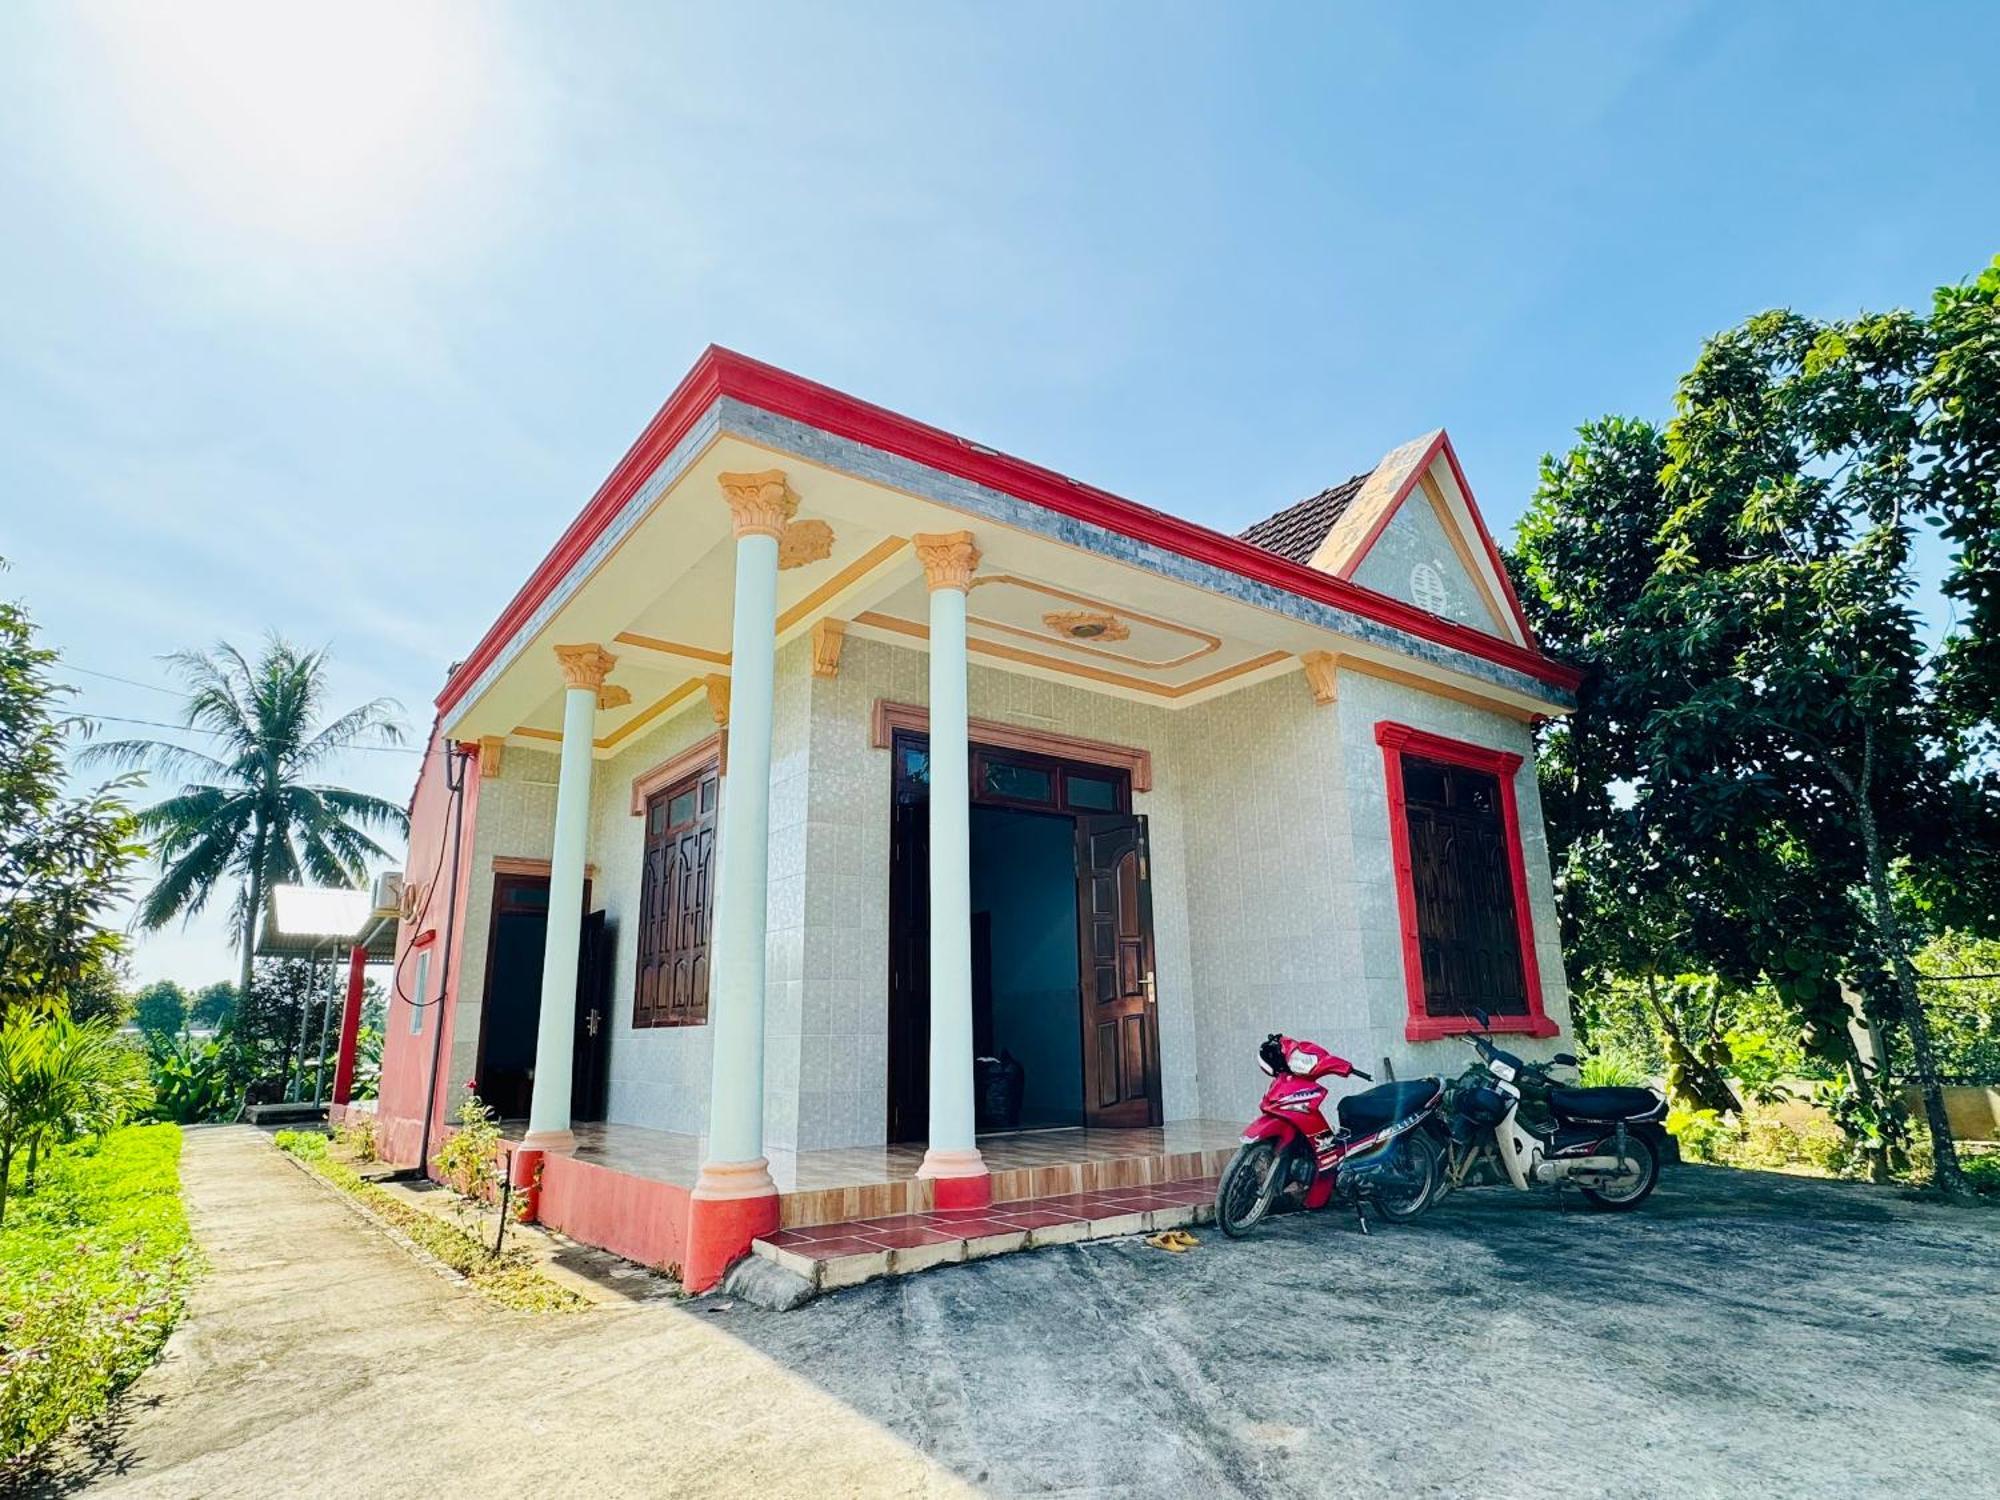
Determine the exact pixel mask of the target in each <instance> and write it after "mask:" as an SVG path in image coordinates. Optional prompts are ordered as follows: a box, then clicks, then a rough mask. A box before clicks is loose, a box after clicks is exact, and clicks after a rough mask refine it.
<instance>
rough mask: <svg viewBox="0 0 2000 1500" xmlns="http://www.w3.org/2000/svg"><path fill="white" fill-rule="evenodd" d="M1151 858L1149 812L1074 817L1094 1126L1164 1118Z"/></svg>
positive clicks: (1086, 1117) (1086, 1108)
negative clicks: (1156, 993) (1147, 847)
mask: <svg viewBox="0 0 2000 1500" xmlns="http://www.w3.org/2000/svg"><path fill="white" fill-rule="evenodd" d="M1149 863H1150V862H1149V860H1148V858H1147V853H1146V820H1145V818H1144V817H1142V816H1140V815H1139V814H1136V813H1107V814H1104V815H1102V816H1098V817H1080V818H1078V819H1077V820H1076V893H1077V894H1076V904H1077V911H1076V916H1077V939H1078V943H1079V945H1080V947H1081V949H1082V954H1081V958H1082V963H1081V975H1082V981H1083V983H1082V988H1083V1006H1082V1011H1083V1122H1084V1124H1086V1125H1089V1126H1094V1127H1105V1126H1132V1125H1157V1124H1159V1123H1160V1028H1159V1015H1158V1012H1157V1011H1156V1009H1155V1007H1154V985H1153V895H1152V885H1151V881H1150V869H1149Z"/></svg>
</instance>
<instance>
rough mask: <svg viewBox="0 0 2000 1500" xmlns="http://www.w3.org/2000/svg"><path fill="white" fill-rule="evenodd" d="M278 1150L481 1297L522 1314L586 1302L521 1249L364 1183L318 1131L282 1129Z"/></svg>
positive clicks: (575, 1307)
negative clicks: (494, 1242)
mask: <svg viewBox="0 0 2000 1500" xmlns="http://www.w3.org/2000/svg"><path fill="white" fill-rule="evenodd" d="M273 1139H274V1140H275V1141H276V1142H277V1145H278V1149H279V1150H281V1151H284V1152H286V1153H288V1154H289V1155H291V1156H292V1157H294V1158H295V1159H296V1160H298V1161H299V1162H300V1163H301V1164H303V1165H304V1166H305V1168H306V1169H307V1170H308V1171H310V1172H311V1173H312V1174H313V1175H314V1176H316V1177H318V1178H319V1179H320V1180H321V1181H323V1182H327V1183H331V1184H332V1185H333V1186H334V1187H337V1188H339V1189H340V1190H341V1191H342V1192H343V1193H346V1194H348V1195H349V1196H350V1197H352V1198H353V1199H355V1201H356V1202H358V1203H360V1204H361V1205H362V1207H364V1208H365V1209H367V1210H368V1212H369V1213H371V1214H373V1215H374V1216H375V1217H376V1218H378V1219H380V1220H382V1221H383V1222H384V1223H386V1224H388V1225H390V1226H392V1227H393V1228H394V1229H395V1230H396V1232H397V1233H399V1234H401V1235H402V1236H403V1237H404V1238H405V1239H407V1240H409V1241H410V1242H411V1243H412V1244H414V1245H415V1246H416V1247H417V1248H418V1249H420V1250H422V1251H423V1252H424V1253H425V1254H427V1255H430V1256H432V1257H433V1258H435V1259H436V1260H438V1261H440V1262H442V1263H443V1264H444V1265H446V1266H449V1267H450V1268H451V1269H452V1270H453V1271H456V1272H457V1273H458V1274H459V1275H460V1276H462V1277H464V1278H465V1280H466V1281H467V1282H468V1283H469V1284H470V1285H471V1286H472V1287H473V1288H474V1289H475V1290H476V1291H478V1292H479V1293H481V1294H482V1295H483V1296H486V1297H490V1298H492V1299H493V1300H494V1301H495V1302H498V1303H500V1304H501V1305H502V1306H504V1307H511V1308H514V1309H516V1310H517V1311H521V1312H574V1311H576V1310H578V1309H580V1308H583V1307H587V1306H588V1305H589V1304H588V1303H587V1302H586V1301H585V1300H584V1299H583V1298H582V1297H579V1296H578V1295H577V1294H576V1293H575V1292H572V1291H571V1290H569V1288H567V1287H563V1286H558V1285H556V1283H555V1282H553V1281H551V1280H549V1278H548V1277H546V1276H544V1275H543V1274H542V1273H541V1270H540V1268H538V1267H537V1266H536V1265H535V1259H534V1257H533V1256H532V1255H529V1254H528V1253H527V1252H526V1251H525V1250H518V1249H516V1250H505V1251H502V1252H501V1253H500V1254H499V1255H495V1254H494V1253H493V1249H492V1247H491V1246H490V1245H488V1244H486V1243H485V1242H484V1241H483V1240H480V1239H478V1238H476V1237H475V1236H473V1235H471V1234H469V1233H467V1232H466V1231H465V1230H463V1229H461V1228H459V1227H458V1226H457V1225H455V1224H448V1223H446V1222H445V1221H444V1220H442V1219H440V1218H437V1217H436V1216H434V1215H432V1214H427V1213H425V1212H424V1211H423V1210H422V1209H420V1208H413V1207H411V1206H410V1205H409V1204H407V1203H405V1202H403V1201H402V1200H401V1199H400V1198H398V1197H396V1195H395V1194H393V1193H390V1192H386V1191H384V1190H383V1189H382V1188H379V1187H377V1186H376V1185H375V1184H374V1183H372V1182H369V1181H367V1180H366V1179H365V1178H363V1177H362V1176H361V1174H360V1173H358V1172H356V1171H355V1170H354V1167H353V1166H352V1165H351V1163H350V1161H349V1160H348V1152H347V1151H345V1150H344V1149H341V1148H339V1147H338V1146H336V1147H334V1148H332V1149H330V1148H329V1145H328V1141H327V1138H326V1137H325V1136H324V1135H322V1134H320V1133H319V1132H318V1131H311V1130H280V1131H278V1132H277V1134H276V1135H275V1136H274V1137H273Z"/></svg>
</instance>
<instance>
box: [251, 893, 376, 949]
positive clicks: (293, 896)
mask: <svg viewBox="0 0 2000 1500" xmlns="http://www.w3.org/2000/svg"><path fill="white" fill-rule="evenodd" d="M357 946H358V947H362V948H365V949H366V950H367V952H368V957H369V959H370V960H371V961H373V962H386V961H387V960H389V959H392V958H394V957H395V956H396V910H395V908H394V907H390V908H388V909H386V910H383V909H380V908H378V907H377V906H376V905H375V900H374V897H373V896H371V895H370V894H369V893H368V892H367V891H353V890H341V889H336V888H333V887H329V886H312V885H281V886H274V887H273V888H272V890H271V897H270V900H269V901H268V902H267V903H266V904H265V907H264V919H263V921H262V922H260V923H259V924H258V928H257V947H256V949H255V950H254V951H255V952H256V955H257V956H258V957H259V958H325V957H327V956H329V955H330V954H338V955H339V956H341V957H345V956H346V955H347V952H348V950H350V949H352V948H354V947H357Z"/></svg>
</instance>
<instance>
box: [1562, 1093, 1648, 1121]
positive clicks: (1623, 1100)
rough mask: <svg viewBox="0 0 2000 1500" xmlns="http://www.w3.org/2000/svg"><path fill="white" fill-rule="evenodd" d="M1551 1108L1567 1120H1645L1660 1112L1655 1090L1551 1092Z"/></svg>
mask: <svg viewBox="0 0 2000 1500" xmlns="http://www.w3.org/2000/svg"><path fill="white" fill-rule="evenodd" d="M1549 1108H1550V1109H1552V1110H1554V1111H1555V1112H1556V1115H1557V1116H1558V1117H1559V1118H1561V1119H1565V1120H1644V1119H1648V1118H1650V1117H1652V1116H1653V1115H1656V1114H1658V1113H1659V1112H1660V1109H1661V1104H1660V1096H1659V1095H1658V1094H1656V1093H1654V1092H1653V1091H1652V1090H1651V1089H1640V1088H1598V1089H1551V1090H1550V1091H1549Z"/></svg>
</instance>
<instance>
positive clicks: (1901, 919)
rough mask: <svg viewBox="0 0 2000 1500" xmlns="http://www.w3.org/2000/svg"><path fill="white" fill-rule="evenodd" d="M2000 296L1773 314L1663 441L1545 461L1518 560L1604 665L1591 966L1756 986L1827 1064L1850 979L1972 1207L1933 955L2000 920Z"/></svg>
mask: <svg viewBox="0 0 2000 1500" xmlns="http://www.w3.org/2000/svg"><path fill="white" fill-rule="evenodd" d="M1990 280H1991V278H1986V279H1983V280H1982V283H1981V286H1982V287H1983V288H1984V291H1983V292H1982V293H1979V294H1974V293H1970V292H1965V291H1963V290H1961V291H1958V292H1949V293H1947V294H1941V296H1940V299H1939V307H1940V308H1945V307H1947V306H1949V309H1950V316H1949V317H1944V316H1941V315H1934V317H1933V318H1932V319H1925V318H1922V317H1919V316H1917V315H1915V314H1911V313H1906V312H1896V313H1889V314H1883V315H1871V316H1864V317H1860V318H1856V319H1852V320H1845V321H1838V322H1824V321H1817V320H1813V319H1807V318H1803V317H1800V316H1797V315H1796V314H1792V313H1789V312H1772V313H1766V314H1762V315H1760V316H1758V317H1755V318H1752V319H1751V320H1749V321H1748V322H1746V323H1745V324H1743V325H1742V326H1741V327H1739V328H1736V329H1733V330H1731V331H1729V332H1727V333H1724V334H1721V335H1719V336H1717V337H1716V338H1714V339H1711V340H1710V341H1709V342H1708V343H1707V344H1706V345H1705V346H1704V348H1703V350H1702V352H1701V355H1700V358H1699V359H1698V360H1697V362H1696V364H1695V367H1694V369H1693V370H1692V371H1690V372H1689V374H1688V375H1687V376H1686V377H1684V378H1683V380H1682V381H1681V383H1680V388H1679V392H1678V394H1677V397H1676V409H1677V415H1676V417H1675V419H1674V421H1673V422H1672V424H1671V425H1670V426H1669V427H1668V428H1667V429H1666V430H1665V431H1664V432H1660V431H1658V430H1656V429H1654V428H1651V427H1648V426H1646V425H1645V424H1643V423H1630V422H1621V421H1616V420H1612V421H1607V422H1602V423H1597V424H1593V425H1592V426H1591V427H1588V428H1585V429H1584V430H1583V433H1582V439H1583V440H1582V442H1581V443H1580V444H1579V445H1578V447H1577V448H1576V449H1575V450H1573V451H1572V452H1571V453H1570V454H1569V455H1568V456H1567V457H1565V458H1564V459H1562V460H1551V461H1550V462H1549V463H1547V464H1546V465H1545V469H1544V479H1543V484H1542V487H1541V490H1540V492H1539V493H1538V495H1537V498H1536V501H1535V504H1534V507H1533V508H1532V510H1531V512H1530V514H1529V516H1528V517H1527V518H1526V520H1525V521H1524V522H1523V526H1522V531H1521V536H1520V553H1521V560H1522V563H1523V575H1524V578H1525V579H1526V581H1527V582H1528V583H1529V584H1530V585H1531V586H1530V588H1529V590H1528V593H1529V595H1530V598H1531V600H1532V601H1533V602H1532V606H1531V607H1532V609H1533V610H1534V613H1535V615H1536V617H1537V623H1538V624H1539V625H1540V626H1541V628H1542V631H1543V635H1544V639H1545V641H1546V643H1547V644H1548V645H1549V646H1550V647H1551V649H1554V650H1556V651H1558V652H1561V653H1563V654H1567V655H1570V656H1571V657H1572V658H1573V659H1576V660H1578V661H1579V662H1581V663H1582V664H1584V665H1585V666H1587V667H1588V668H1589V669H1590V680H1589V681H1588V682H1587V684H1586V686H1585V689H1584V692H1583V694H1582V702H1581V705H1580V709H1579V712H1578V714H1577V715H1576V716H1575V719H1574V721H1573V722H1572V723H1571V724H1570V725H1568V726H1566V727H1564V728H1561V729H1558V730H1557V731H1555V732H1554V734H1553V735H1552V737H1551V745H1550V755H1549V763H1550V773H1549V774H1550V775H1551V776H1552V777H1553V779H1554V780H1555V781H1556V782H1557V785H1556V786H1555V787H1554V788H1553V791H1552V794H1551V795H1549V796H1547V797H1546V798H1545V801H1546V802H1547V803H1548V806H1549V808H1550V816H1551V820H1552V824H1553V841H1554V843H1555V844H1556V847H1557V849H1558V851H1559V858H1560V857H1561V854H1562V853H1563V852H1569V853H1572V854H1573V855H1575V856H1576V857H1575V858H1574V859H1572V860H1571V861H1570V862H1569V863H1567V864H1566V865H1565V873H1566V875H1569V876H1571V877H1572V878H1573V880H1574V882H1575V883H1576V884H1578V885H1579V886H1581V887H1582V889H1583V893H1584V896H1586V897H1587V898H1588V899H1579V898H1578V897H1575V896H1572V894H1571V893H1570V892H1569V891H1566V892H1565V898H1566V899H1565V905H1566V913H1565V914H1566V917H1567V918H1568V919H1569V920H1570V921H1571V923H1572V925H1573V926H1579V925H1580V926H1582V927H1583V928H1585V929H1586V931H1587V932H1588V933H1589V934H1591V935H1592V941H1591V942H1590V943H1589V944H1587V945H1586V950H1585V951H1586V954H1587V955H1595V957H1594V958H1590V957H1587V958H1586V964H1585V967H1588V965H1589V963H1590V962H1593V961H1596V962H1601V963H1604V964H1606V965H1610V966H1621V965H1622V966H1625V967H1624V968H1623V972H1626V973H1633V972H1642V971H1643V970H1640V969H1634V968H1632V967H1630V965H1631V963H1632V962H1633V961H1634V960H1633V955H1632V954H1631V953H1630V952H1629V951H1621V945H1622V947H1623V948H1624V949H1626V950H1629V949H1631V948H1633V947H1637V948H1638V949H1640V950H1642V952H1641V955H1640V957H1639V962H1641V963H1642V964H1643V963H1644V962H1645V959H1644V956H1643V950H1648V949H1654V948H1657V949H1659V950H1660V954H1661V956H1660V959H1659V960H1658V967H1659V969H1660V970H1661V971H1662V972H1672V970H1673V968H1674V967H1676V966H1677V963H1676V961H1678V960H1682V959H1685V958H1687V957H1690V956H1692V957H1695V958H1698V959H1700V960H1702V961H1704V962H1705V963H1706V964H1707V965H1708V966H1710V967H1713V968H1714V969H1715V970H1717V971H1718V972H1721V973H1723V974H1724V975H1725V976H1732V977H1737V978H1740V979H1744V980H1748V979H1751V978H1754V977H1756V976H1757V975H1758V974H1761V975H1762V976H1764V977H1765V978H1767V979H1768V981H1769V982H1770V983H1771V985H1772V986H1773V987H1774V988H1775V990H1776V992H1777V993H1778V994H1779V996H1780V997H1781V998H1783V999H1784V1000H1785V1001H1786V1002H1787V1003H1788V1004H1789V1005H1791V1006H1792V1007H1794V1008H1795V1009H1796V1010H1797V1011H1798V1012H1799V1013H1800V1014H1801V1016H1802V1017H1803V1019H1804V1021H1805V1029H1806V1035H1807V1038H1808V1040H1809V1041H1811V1042H1812V1043H1814V1044H1815V1045H1816V1047H1818V1048H1819V1049H1821V1050H1823V1051H1825V1052H1827V1053H1829V1054H1831V1053H1834V1052H1838V1051H1839V1050H1841V1049H1842V1047H1843V1046H1844V1045H1845V1032H1846V1025H1845V1022H1846V1013H1847V1005H1846V1001H1845V1000H1844V999H1843V996H1842V984H1843V981H1844V982H1846V983H1847V984H1848V985H1850V986H1852V987H1853V988H1855V989H1857V990H1858V991H1859V992H1860V993H1861V994H1862V996H1863V997H1864V999H1865V1002H1866V1004H1867V1006H1868V1007H1869V1009H1870V1010H1871V1011H1872V1012H1873V1014H1874V1015H1875V1017H1876V1018H1877V1019H1878V1020H1880V1021H1882V1022H1884V1023H1886V1024H1888V1025H1891V1026H1894V1027H1897V1028H1900V1030H1901V1031H1902V1033H1903V1035H1904V1036H1905V1037H1906V1038H1907V1043H1908V1048H1909V1052H1910V1056H1911V1059H1912V1072H1913V1074H1914V1076H1915V1079H1916V1082H1917V1083H1918V1085H1919V1088H1920V1090H1921V1092H1922V1094H1923V1097H1924V1101H1925V1116H1926V1122H1927V1125H1928V1127H1929V1131H1930V1134H1931V1137H1932V1142H1933V1146H1934V1149H1935V1159H1936V1176H1937V1182H1938V1185H1939V1186H1940V1187H1941V1188H1942V1189H1944V1190H1945V1191H1947V1192H1953V1193H1956V1192H1962V1191H1963V1182H1962V1178H1961V1176H1960V1173H1959V1167H1958V1161H1957V1157H1956V1154H1955V1152H1954V1150H1953V1146H1952V1141H1951V1136H1950V1131H1949V1127H1948V1124H1947V1122H1946V1120H1945V1116H1944V1110H1943V1104H1942V1098H1941V1095H1940V1093H1939V1088H1938V1084H1939V1073H1938V1067H1937V1061H1936V1058H1935V1056H1934V1054H1933V1049H1932V1047H1931V1043H1930V1037H1929V1028H1928V1025H1927V1021H1926V1016H1925V1012H1924V1007H1923V1004H1922V1001H1921V997H1920V994H1919V990H1918V985H1917V980H1916V972H1915V969H1914V967H1913V964H1912V954H1913V952H1914V951H1915V949H1916V947H1917V946H1919V945H1920V944H1921V943H1922V942H1923V941H1924V940H1925V938H1926V937H1928V936H1929V931H1928V930H1927V928H1928V927H1930V926H1935V925H1937V924H1938V923H1939V922H1941V921H1945V920H1950V921H1955V922H1964V923H1980V922H1985V923H1991V922H1994V921H1995V920H2000V918H1996V907H2000V903H1996V902H1995V900H1994V899H1993V898H1994V893H1995V885H1994V874H1995V872H1996V871H2000V779H1996V777H1995V775H1994V773H1993V770H1992V767H1991V765H1990V763H1989V762H1988V761H1987V760H1986V759H1984V758H1983V757H1982V756H1981V754H1980V748H1981V745H1982V743H1983V742H1984V741H1986V740H1987V739H1989V738H1990V735H1991V732H1992V714H1993V700H1992V698H1991V696H1990V693H1987V694H1982V692H1981V691H1980V690H1979V689H1978V688H1977V686H1976V684H1977V683H1978V682H1979V681H1981V680H1982V676H1981V674H1982V673H1984V672H1986V671H1988V670H1989V669H1990V662H1991V660H1992V656H1993V649H1992V637H1991V631H1992V629H1993V627H1994V624H1995V623H1996V622H1995V620H1994V618H1993V615H1992V611H1991V609H1990V607H1988V606H1989V604H1990V600H1991V591H1990V579H1991V566H1992V551H1991V539H1992V537H1993V534H1994V528H1995V524H1996V523H1995V510H1994V499H1993V496H1994V486H1993V482H1992V480H1993V473H1994V460H1993V455H1992V452H1991V449H1990V444H1991V442H1992V440H1993V433H1994V420H1993V413H1994V407H1993V404H1992V402H1993V396H1994V393H1995V391H1996V390H2000V381H1996V380H1995V378H1994V359H1995V354H1996V349H2000V342H1996V340H1995V339H1994V337H1993V329H1994V309H1995V298H1994V295H1993V288H1992V287H1991V285H1990V284H1989V283H1990ZM1982 445H1986V446H1985V447H1984V448H1982ZM1968 450H1970V451H1968ZM1926 527H1935V529H1936V530H1937V531H1938V533H1939V534H1940V535H1941V536H1943V537H1944V539H1945V541H1946V544H1947V546H1948V547H1949V548H1950V549H1952V550H1951V571H1950V574H1949V578H1950V580H1951V583H1952V587H1953V588H1954V589H1955V590H1956V593H1955V594H1954V598H1960V599H1963V600H1965V601H1966V603H1967V605H1968V606H1969V608H1968V609H1967V611H1966V613H1965V615H1964V616H1962V617H1961V618H1960V619H1959V620H1957V621H1956V622H1955V624H1954V625H1953V626H1952V627H1951V628H1950V629H1948V630H1947V632H1946V633H1945V636H1944V638H1943V640H1942V641H1941V642H1939V641H1937V640H1935V639H1933V638H1932V636H1931V635H1928V634H1927V631H1926V624H1925V622H1924V620H1923V619H1922V618H1921V617H1920V616H1919V614H1918V612H1917V610H1916V609H1915V608H1914V604H1913V601H1914V598H1915V595H1916V586H1917V579H1916V571H1915V566H1914V562H1913V552H1914V548H1915V546H1916V544H1917V539H1918V535H1919V529H1920V528H1926ZM1982 549H1984V550H1983V551H1982ZM1621 913H1623V914H1624V915H1625V916H1626V917H1627V918H1628V919H1629V923H1630V930H1629V932H1628V933H1627V934H1626V935H1625V936H1624V937H1623V938H1622V939H1621V938H1618V937H1616V936H1615V935H1616V934H1617V931H1618V926H1619V921H1620V916H1621ZM1857 1081H1859V1080H1857Z"/></svg>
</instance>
